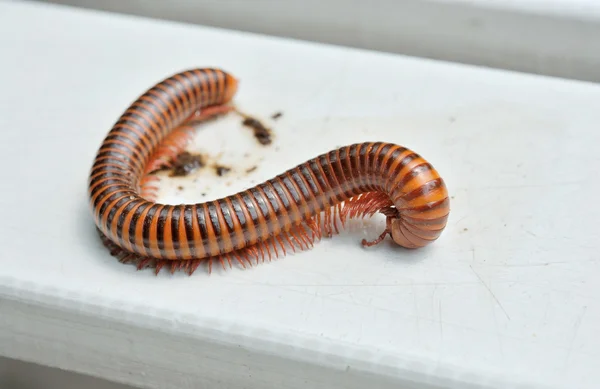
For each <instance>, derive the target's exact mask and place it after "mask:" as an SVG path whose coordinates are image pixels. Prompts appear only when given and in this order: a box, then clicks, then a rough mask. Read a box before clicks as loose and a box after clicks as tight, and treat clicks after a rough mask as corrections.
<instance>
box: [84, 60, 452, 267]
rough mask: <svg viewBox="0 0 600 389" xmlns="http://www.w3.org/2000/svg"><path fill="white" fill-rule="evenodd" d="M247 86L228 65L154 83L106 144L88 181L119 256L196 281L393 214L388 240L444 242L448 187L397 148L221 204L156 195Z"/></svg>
mask: <svg viewBox="0 0 600 389" xmlns="http://www.w3.org/2000/svg"><path fill="white" fill-rule="evenodd" d="M238 83H239V81H238V79H237V78H235V77H234V76H232V75H231V74H229V73H227V72H225V71H224V70H221V69H218V68H197V69H190V70H186V71H182V72H179V73H176V74H174V75H172V76H170V77H168V78H166V79H164V80H163V81H161V82H159V83H158V84H156V85H154V86H152V87H151V88H150V89H148V90H147V91H146V92H145V93H143V94H142V95H141V96H140V97H138V98H137V99H136V100H135V101H134V102H133V103H132V104H131V105H130V106H129V107H128V108H127V110H126V111H125V112H124V113H123V114H122V115H121V116H120V117H119V118H118V120H117V121H116V123H115V124H114V125H113V127H112V128H111V130H110V131H109V133H108V134H107V135H106V137H105V139H104V140H103V142H102V144H101V146H100V148H99V150H98V152H97V154H96V157H95V159H94V162H93V165H92V167H91V172H90V175H89V180H88V195H89V202H90V205H91V211H92V214H93V218H94V222H95V225H96V229H97V231H98V233H99V235H100V237H101V239H102V242H103V243H104V245H105V246H106V247H107V248H108V249H109V250H110V253H111V255H112V256H115V257H117V258H118V259H119V260H120V261H121V262H123V263H133V264H135V265H136V266H137V268H138V269H143V268H153V269H155V272H156V273H157V274H158V273H159V272H160V270H161V269H162V268H170V271H171V272H175V271H176V270H183V271H186V272H187V273H188V274H190V275H191V274H192V273H193V272H194V271H195V270H196V269H197V268H198V266H200V264H207V267H208V271H209V272H210V271H212V267H213V262H215V263H220V264H221V265H222V267H223V268H224V269H225V268H226V264H228V265H229V267H232V263H237V264H239V265H240V266H242V267H244V268H245V267H247V266H252V265H253V263H259V261H262V262H264V261H265V259H268V260H271V259H272V258H278V257H280V256H282V255H286V254H287V253H288V251H296V250H307V249H309V248H311V247H313V246H314V243H315V242H316V241H318V240H320V239H321V238H322V237H323V236H326V237H331V236H332V235H334V234H338V233H339V232H340V228H343V227H344V226H345V225H346V222H347V221H348V220H349V219H355V218H365V217H371V216H374V215H375V214H378V213H379V214H383V215H384V216H385V220H386V222H385V228H384V230H383V231H382V232H381V234H380V235H379V236H378V237H377V238H376V239H374V240H366V239H363V240H362V245H363V246H364V247H370V246H374V245H376V244H379V243H381V242H382V241H384V240H385V238H386V237H387V236H389V237H390V238H391V240H392V241H393V242H394V243H395V244H397V245H399V246H402V247H404V248H407V249H416V248H421V247H424V246H426V245H428V244H431V243H432V242H434V241H436V240H437V239H438V238H439V237H440V235H441V234H442V231H443V230H444V229H445V227H446V223H447V219H448V215H449V212H450V205H449V197H448V191H447V188H446V184H445V183H444V180H443V179H442V178H441V176H440V175H439V173H438V172H437V170H436V169H435V168H434V167H433V166H432V165H431V164H430V163H429V162H427V161H426V160H425V159H424V158H423V157H421V156H420V155H419V154H417V153H416V152H414V151H412V150H410V149H408V148H406V147H403V146H401V145H397V144H393V143H387V142H363V143H356V144H351V145H348V146H344V147H339V148H336V149H335V150H331V151H328V152H326V153H323V154H321V155H319V156H317V157H315V158H312V159H310V160H308V161H306V162H304V163H302V164H299V165H297V166H296V167H294V168H291V169H289V170H287V171H285V172H283V173H281V174H279V175H277V176H275V177H273V178H271V179H268V180H266V181H264V182H263V183H261V184H258V185H255V186H253V187H250V188H248V189H246V190H243V191H240V192H238V193H235V194H231V195H229V196H226V197H223V198H219V199H216V200H213V201H206V202H201V203H195V204H179V205H170V204H163V203H160V202H158V201H156V200H157V198H156V197H157V196H156V190H157V186H156V185H157V183H156V180H158V178H157V176H155V175H153V174H152V172H154V171H155V170H156V169H157V168H159V167H161V166H169V164H170V163H172V161H173V159H174V158H175V157H176V156H177V154H178V153H180V152H182V151H183V150H184V149H185V147H186V145H187V144H188V142H189V141H190V139H191V138H192V137H193V134H194V132H195V124H197V123H200V122H203V121H206V119H208V118H213V117H215V116H218V115H222V114H225V113H228V112H230V111H232V110H234V109H235V108H234V105H233V97H234V95H235V94H236V92H237V90H238Z"/></svg>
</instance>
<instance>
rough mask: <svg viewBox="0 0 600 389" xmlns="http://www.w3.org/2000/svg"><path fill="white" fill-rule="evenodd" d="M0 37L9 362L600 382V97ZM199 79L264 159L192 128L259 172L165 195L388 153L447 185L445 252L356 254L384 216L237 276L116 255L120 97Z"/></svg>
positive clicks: (38, 14) (143, 38)
mask: <svg viewBox="0 0 600 389" xmlns="http://www.w3.org/2000/svg"><path fill="white" fill-rule="evenodd" d="M0 26H1V27H0V28H1V29H2V30H1V32H2V34H1V38H0V39H2V47H3V48H4V51H3V58H4V60H3V61H2V63H1V65H0V66H1V70H2V72H1V73H0V77H1V79H0V84H1V85H2V86H3V93H2V94H0V109H1V110H2V112H1V114H0V126H1V127H2V128H3V129H4V131H3V133H2V137H3V138H2V141H1V142H0V163H1V165H2V166H3V167H4V170H3V177H4V180H3V182H4V183H5V184H4V185H5V186H4V188H3V189H4V190H3V194H2V196H1V197H0V205H1V207H2V209H3V219H2V224H1V227H0V228H1V229H2V230H1V231H0V247H2V251H0V261H1V262H2V266H0V354H2V355H4V356H8V357H12V358H18V359H25V360H31V361H34V362H38V363H42V364H46V365H50V366H56V367H61V368H64V369H67V370H73V371H78V372H83V373H87V374H92V375H96V376H102V377H105V378H108V379H111V380H114V381H118V382H122V383H128V384H134V385H143V386H146V387H149V388H192V387H203V385H204V386H206V387H215V388H240V387H246V388H262V389H264V388H282V387H287V388H303V389H308V388H328V389H331V388H361V389H362V388H364V387H365V386H367V385H368V386H370V387H376V388H381V389H385V388H397V387H402V388H419V389H423V388H426V389H427V388H433V387H436V388H437V387H442V388H461V389H464V388H475V387H477V388H479V387H489V388H502V389H504V388H513V387H519V388H546V387H555V388H578V389H588V388H590V389H592V388H597V387H598V384H599V383H600V371H598V368H597V367H598V366H599V365H600V352H599V351H598V350H599V349H600V336H598V335H599V328H600V303H599V302H598V299H597V296H598V295H599V293H600V287H599V286H598V285H599V284H598V283H597V279H598V277H599V276H600V265H599V263H600V261H599V259H600V258H599V254H598V252H599V250H598V249H599V247H600V246H599V244H598V243H597V241H596V238H597V236H598V233H597V222H596V221H597V220H598V217H600V208H599V207H597V206H596V203H597V193H598V191H599V190H600V187H599V184H598V181H597V180H595V177H597V174H598V172H597V167H598V166H600V165H599V157H598V154H597V151H596V149H597V145H598V144H599V140H600V135H599V133H598V131H597V123H598V122H600V110H599V109H598V108H599V107H600V105H599V103H598V102H599V101H600V86H598V85H593V84H585V83H576V82H568V81H564V80H555V79H546V78H541V77H532V76H524V75H518V74H512V73H505V72H500V71H490V70H484V69H476V68H470V67H464V66H458V65H449V64H441V63H435V62H432V61H425V60H418V59H412V58H407V57H400V56H395V55H384V54H375V53H369V52H361V51H354V50H349V49H343V48H335V47H328V46H321V45H316V44H303V43H299V42H291V41H285V40H277V39H271V38H266V37H258V36H251V35H245V34H241V33H229V32H225V31H217V30H212V29H209V28H199V27H193V26H182V25H177V24H169V23H159V22H153V21H145V20H135V19H131V18H128V17H115V16H107V15H100V14H94V13H90V12H83V11H69V10H65V9H62V8H54V7H45V6H40V5H29V4H19V3H12V2H3V3H0ZM192 66H221V67H223V68H225V69H227V70H229V71H231V72H232V73H234V74H236V75H237V76H238V77H239V78H240V80H241V89H240V94H239V96H238V98H237V101H238V102H239V105H240V107H241V108H243V109H244V110H245V111H248V112H251V113H252V114H255V115H258V116H259V117H267V116H268V115H270V114H272V113H273V112H275V111H278V110H281V111H283V112H284V116H283V117H282V118H281V119H280V120H279V121H277V122H269V123H270V124H272V125H273V128H274V130H275V133H276V135H277V138H276V145H275V146H276V147H273V148H271V149H267V150H259V151H257V150H254V149H253V148H254V146H253V143H252V139H251V138H250V137H249V136H247V130H245V129H243V128H241V127H240V126H239V123H238V121H237V120H235V119H231V118H230V119H227V120H223V121H220V122H217V123H215V124H214V125H211V126H207V127H206V128H205V129H203V131H201V132H199V134H198V147H203V146H204V145H207V144H212V145H216V146H219V147H218V148H217V150H218V151H221V150H223V151H227V150H242V149H247V150H252V155H253V156H258V158H259V162H260V164H259V169H258V170H257V171H256V172H254V173H253V175H250V176H244V175H240V176H239V177H238V176H237V174H233V176H232V177H233V178H235V179H232V180H231V183H230V184H229V186H228V185H227V182H228V181H227V180H225V179H223V180H217V179H216V178H214V177H213V178H210V177H207V178H206V180H212V181H211V185H210V186H209V187H208V188H207V187H206V186H205V185H206V182H208V181H205V180H204V179H202V180H199V182H198V183H197V184H198V187H197V188H196V189H194V188H193V187H192V183H189V182H188V183H186V188H187V192H185V193H183V194H179V195H177V196H178V197H175V195H176V193H170V194H169V193H164V192H163V193H164V194H165V195H168V196H169V197H167V198H168V199H169V201H175V200H181V201H197V200H200V199H201V196H199V194H198V192H201V191H207V196H206V198H214V197H215V196H219V195H220V194H222V193H226V192H228V193H229V192H231V191H235V190H238V189H242V188H244V187H246V186H248V185H250V184H251V182H252V181H253V180H254V181H259V180H263V179H266V178H269V177H271V176H272V175H273V174H275V173H278V172H280V171H281V170H282V169H284V168H287V167H292V166H294V165H295V164H297V163H300V162H303V161H304V160H306V159H307V158H310V157H312V156H315V155H317V154H319V153H321V152H324V151H326V150H328V149H330V148H332V147H334V146H336V145H340V144H347V143H351V142H356V141H366V140H385V141H391V142H397V143H400V144H404V145H406V146H408V147H411V148H413V149H414V150H416V151H418V152H419V153H421V154H422V155H423V156H425V158H427V159H428V160H429V161H430V162H431V163H432V164H433V165H434V166H436V167H437V168H438V170H439V171H440V173H441V174H442V175H443V177H444V178H445V179H446V181H447V183H448V186H449V189H450V192H451V194H452V196H453V200H452V214H451V218H450V222H449V225H448V228H447V230H446V232H445V233H444V234H443V236H442V238H441V239H440V240H439V241H438V242H437V243H436V244H434V245H433V246H431V247H429V248H427V249H425V250H418V251H412V252H406V251H404V250H397V249H395V248H394V247H391V246H390V245H389V244H383V245H381V246H379V247H376V248H373V249H370V250H364V249H362V248H361V247H360V245H359V241H360V239H361V238H362V237H363V236H365V235H368V236H375V235H377V233H378V232H379V231H380V228H381V219H379V218H378V219H376V220H373V221H370V222H366V223H365V225H364V227H365V228H361V227H360V225H358V226H357V227H356V228H354V230H353V231H349V232H345V233H343V234H342V235H340V236H337V237H335V238H334V239H331V240H326V241H323V242H321V243H319V244H318V245H316V247H315V248H314V249H313V250H312V251H309V252H304V253H300V254H296V255H293V256H289V257H287V258H285V259H282V260H279V261H275V262H272V263H267V264H264V265H260V266H258V267H256V268H253V269H250V270H246V271H242V270H238V269H233V270H229V271H227V272H220V271H216V272H214V273H213V274H212V275H211V276H208V275H206V274H205V273H203V272H201V271H200V272H198V273H197V274H195V275H194V276H193V277H187V276H184V275H175V276H171V275H167V274H162V275H160V276H158V277H155V276H154V275H153V273H151V272H138V271H135V270H134V269H133V268H132V267H130V266H125V265H122V264H119V263H118V262H117V261H116V260H114V259H113V258H111V257H110V256H109V255H108V253H107V252H106V250H105V249H103V247H102V246H101V244H100V243H99V241H98V239H97V237H96V235H95V232H94V227H93V223H92V220H91V218H90V215H89V211H88V208H87V202H86V201H87V199H86V181H87V174H88V169H89V166H90V164H91V161H92V159H93V157H94V154H95V152H96V150H97V148H98V146H99V143H100V141H101V140H102V139H103V137H104V135H105V134H106V132H107V131H108V129H109V128H110V126H111V125H112V124H113V122H114V120H115V119H116V118H117V116H118V115H119V114H120V113H121V112H122V111H123V110H124V109H125V107H126V106H127V104H128V103H130V102H131V101H132V100H133V99H134V98H135V97H136V96H138V95H139V94H140V93H141V92H142V91H143V90H144V89H145V88H147V87H149V86H150V85H151V84H152V83H154V82H156V81H158V80H160V79H162V78H163V77H165V76H166V75H168V74H170V73H172V72H174V71H177V70H181V69H184V68H188V67H192ZM225 141H227V142H228V143H226V142H225ZM315 141H316V142H315ZM206 142H209V143H206ZM221 142H222V143H223V144H221ZM240 154H241V155H243V153H240ZM260 157H262V158H264V159H263V160H262V161H260ZM223 158H230V159H231V163H232V164H234V166H239V165H236V163H237V164H239V163H241V162H243V158H244V157H242V156H240V155H238V156H237V159H236V156H235V155H230V154H226V155H225V156H224V157H223ZM177 184H178V183H177ZM177 184H176V185H177ZM173 189H175V188H173ZM484 383H485V384H487V386H483V385H484Z"/></svg>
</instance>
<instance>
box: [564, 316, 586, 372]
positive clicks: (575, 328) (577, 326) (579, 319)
mask: <svg viewBox="0 0 600 389" xmlns="http://www.w3.org/2000/svg"><path fill="white" fill-rule="evenodd" d="M586 312H587V306H585V307H583V308H582V309H581V313H580V314H579V315H578V316H577V319H575V324H574V326H573V336H572V337H571V343H570V344H569V352H568V353H567V357H566V360H565V365H566V366H565V367H569V361H570V360H571V354H573V346H574V345H575V339H577V335H579V329H580V328H581V323H582V322H583V317H584V316H585V313H586Z"/></svg>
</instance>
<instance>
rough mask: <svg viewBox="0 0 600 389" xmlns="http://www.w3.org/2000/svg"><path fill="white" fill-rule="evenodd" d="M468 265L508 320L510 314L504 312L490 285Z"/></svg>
mask: <svg viewBox="0 0 600 389" xmlns="http://www.w3.org/2000/svg"><path fill="white" fill-rule="evenodd" d="M473 253H475V250H473ZM469 267H470V268H471V271H472V272H473V274H475V276H477V278H479V281H481V283H482V284H483V286H485V288H486V289H487V290H488V292H490V295H491V296H492V298H493V299H494V300H495V301H496V303H497V304H498V306H499V307H500V309H502V312H504V314H505V315H506V318H507V319H508V320H510V316H509V315H508V312H506V309H504V307H503V306H502V304H501V303H500V300H498V298H497V297H496V295H495V294H494V292H492V290H491V289H490V287H489V286H488V285H487V284H486V283H485V281H483V278H481V276H480V275H479V274H478V273H477V272H476V271H475V269H473V265H469Z"/></svg>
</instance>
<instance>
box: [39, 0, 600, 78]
mask: <svg viewBox="0 0 600 389" xmlns="http://www.w3.org/2000/svg"><path fill="white" fill-rule="evenodd" d="M39 1H44V2H53V3H61V4H68V5H75V6H79V7H87V8H93V9H102V10H109V11H114V12H124V13H129V14H134V15H143V16H148V17H152V18H159V19H170V20H175V21H185V22H189V23H196V24H202V25H209V26H216V27H223V28H230V29H238V30H242V31H249V32H257V33H263V34H270V35H276V36H284V37H292V38H297V39H302V40H311V41H317V42H325V43H333V44H339V45H345V46H350V47H358V48H365V49H370V50H382V51H387V52H392V53H398V54H405V55H412V56H422V57H427V58H435V59H441V60H445V61H453V62H461V63H468V64H474V65H478V66H491V67H495V68H502V69H510V70H517V71H522V72H529V73H535V74H544V75H550V76H558V77H567V78H574V79H580V80H589V81H595V82H598V81H600V2H598V1H595V0H371V1H364V0H304V1H292V0H288V1H283V0H278V1H274V0H253V1H240V0H227V1H223V0H202V1H188V0H170V1H161V0H128V1H121V0H104V1H101V2H100V1H95V0H39Z"/></svg>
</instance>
